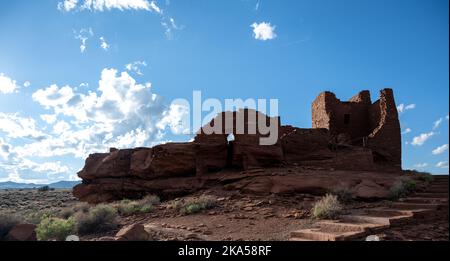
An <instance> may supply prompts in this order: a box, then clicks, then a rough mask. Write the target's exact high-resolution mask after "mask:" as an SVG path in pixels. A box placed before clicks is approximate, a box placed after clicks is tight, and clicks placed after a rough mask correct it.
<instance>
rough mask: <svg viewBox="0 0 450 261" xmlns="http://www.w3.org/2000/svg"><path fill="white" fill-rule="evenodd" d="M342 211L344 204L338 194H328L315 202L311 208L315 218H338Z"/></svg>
mask: <svg viewBox="0 0 450 261" xmlns="http://www.w3.org/2000/svg"><path fill="white" fill-rule="evenodd" d="M341 212H342V205H341V203H340V202H339V200H338V197H337V196H336V195H331V194H327V195H326V196H324V197H322V198H321V199H320V200H319V201H317V202H316V203H314V206H313V208H312V210H311V213H312V216H313V217H314V218H321V219H322V218H330V219H334V218H337V217H338V216H339V215H340V214H341Z"/></svg>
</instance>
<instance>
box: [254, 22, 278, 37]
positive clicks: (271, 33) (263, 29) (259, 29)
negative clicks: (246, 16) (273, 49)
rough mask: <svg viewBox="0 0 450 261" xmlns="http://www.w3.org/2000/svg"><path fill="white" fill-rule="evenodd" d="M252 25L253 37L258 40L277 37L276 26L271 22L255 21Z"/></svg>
mask: <svg viewBox="0 0 450 261" xmlns="http://www.w3.org/2000/svg"><path fill="white" fill-rule="evenodd" d="M250 27H252V28H253V37H254V38H255V39H256V40H261V41H267V40H272V39H275V38H276V37H277V35H276V34H275V26H272V25H271V24H270V23H266V22H262V23H259V24H258V23H253V24H252V25H251V26H250Z"/></svg>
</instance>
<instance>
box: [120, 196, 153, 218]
mask: <svg viewBox="0 0 450 261" xmlns="http://www.w3.org/2000/svg"><path fill="white" fill-rule="evenodd" d="M159 203H160V199H159V197H158V196H154V195H148V196H146V197H144V198H143V199H141V200H136V201H132V200H129V199H124V200H121V201H119V202H118V203H116V207H117V210H118V211H119V214H120V215H125V216H129V215H134V214H138V213H148V212H151V211H153V208H154V207H153V206H154V205H157V204H159Z"/></svg>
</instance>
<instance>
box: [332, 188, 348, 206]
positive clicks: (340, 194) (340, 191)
mask: <svg viewBox="0 0 450 261" xmlns="http://www.w3.org/2000/svg"><path fill="white" fill-rule="evenodd" d="M331 194H333V195H336V196H337V198H338V200H339V202H342V203H349V202H351V201H352V200H353V193H352V191H351V190H350V189H349V188H348V187H337V188H335V189H333V190H332V191H331Z"/></svg>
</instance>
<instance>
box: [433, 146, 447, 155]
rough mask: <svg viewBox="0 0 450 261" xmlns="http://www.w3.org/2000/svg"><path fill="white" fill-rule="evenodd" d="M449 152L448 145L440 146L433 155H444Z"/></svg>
mask: <svg viewBox="0 0 450 261" xmlns="http://www.w3.org/2000/svg"><path fill="white" fill-rule="evenodd" d="M447 150H448V144H444V145H442V146H439V147H437V148H435V149H434V150H433V155H439V154H442V153H444V152H446V151H447Z"/></svg>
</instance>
